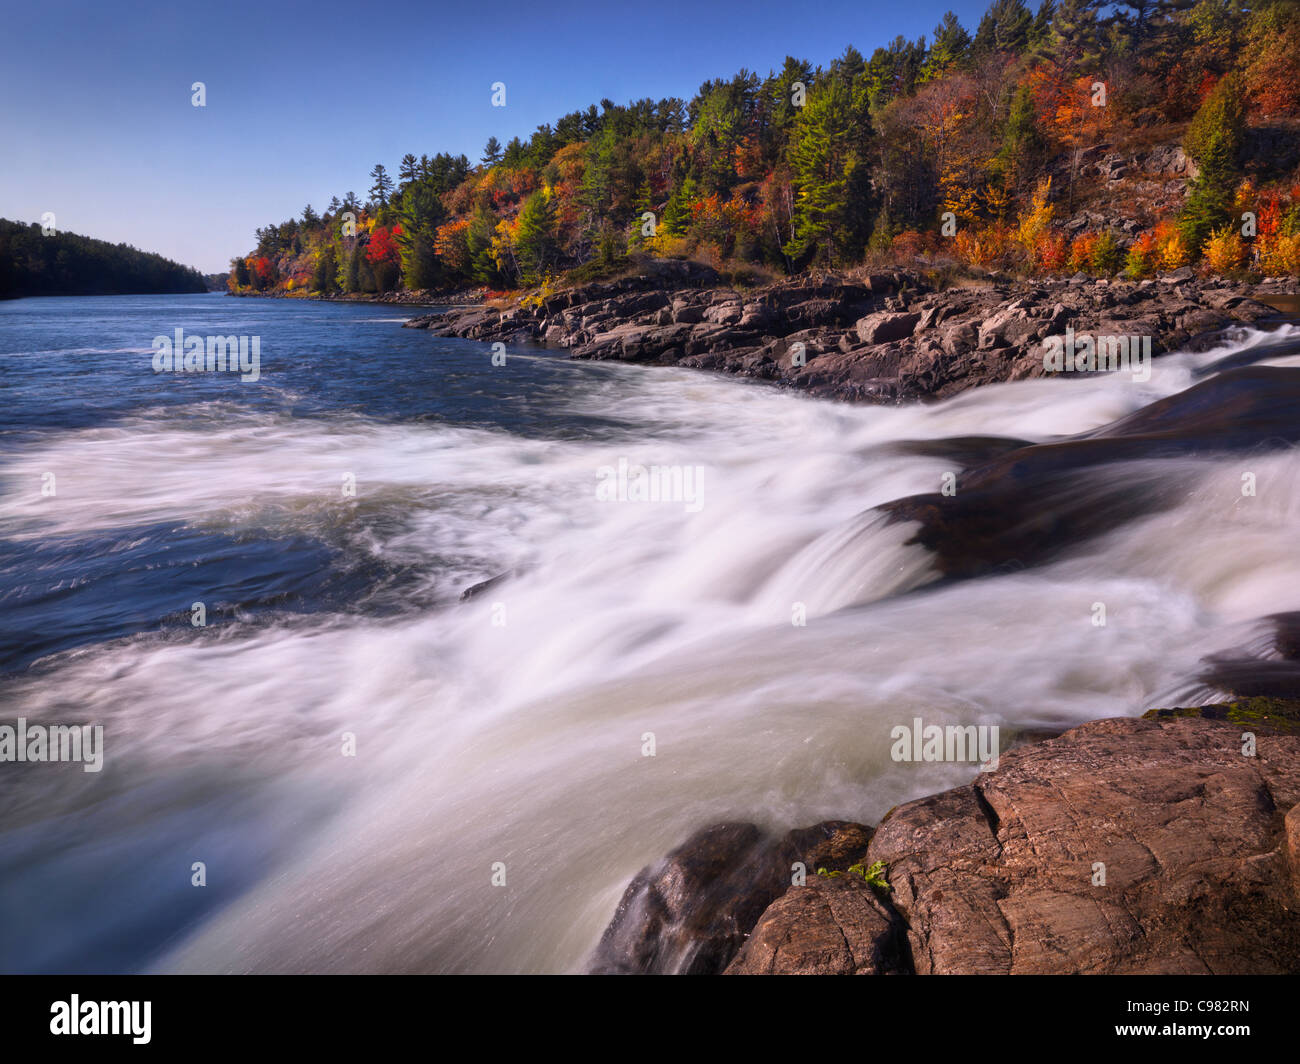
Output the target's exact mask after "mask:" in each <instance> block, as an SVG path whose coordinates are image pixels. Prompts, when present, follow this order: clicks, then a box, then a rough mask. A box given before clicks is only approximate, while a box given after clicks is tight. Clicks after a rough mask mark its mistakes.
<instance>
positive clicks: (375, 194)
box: [349, 163, 393, 207]
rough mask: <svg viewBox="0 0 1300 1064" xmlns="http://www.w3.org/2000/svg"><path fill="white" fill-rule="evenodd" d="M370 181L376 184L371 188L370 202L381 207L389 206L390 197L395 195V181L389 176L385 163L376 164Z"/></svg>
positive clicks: (371, 172)
mask: <svg viewBox="0 0 1300 1064" xmlns="http://www.w3.org/2000/svg"><path fill="white" fill-rule="evenodd" d="M370 179H371V181H373V182H374V184H373V185H371V186H370V202H371V203H376V204H378V205H379V206H380V207H386V206H388V197H389V196H391V195H392V193H393V179H392V178H391V177H389V176H388V171H387V170H385V169H384V164H383V163H375V168H374V169H373V170H371V171H370ZM349 195H351V193H349Z"/></svg>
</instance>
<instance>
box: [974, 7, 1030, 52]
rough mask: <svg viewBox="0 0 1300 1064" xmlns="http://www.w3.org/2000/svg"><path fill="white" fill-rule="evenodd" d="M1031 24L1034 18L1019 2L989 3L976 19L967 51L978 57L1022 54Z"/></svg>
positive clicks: (1027, 40)
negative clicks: (1012, 53) (996, 53)
mask: <svg viewBox="0 0 1300 1064" xmlns="http://www.w3.org/2000/svg"><path fill="white" fill-rule="evenodd" d="M1033 22H1034V16H1033V15H1031V14H1030V13H1029V8H1027V7H1025V5H1024V4H1023V3H1022V2H1021V0H993V3H991V4H990V5H989V9H988V10H987V11H986V12H984V17H983V18H982V19H980V24H979V28H978V29H976V31H975V40H974V41H973V42H972V44H971V50H972V52H974V53H975V54H976V55H980V56H983V55H987V54H989V53H990V52H1020V51H1023V50H1024V48H1025V46H1026V45H1027V44H1028V43H1029V31H1030V29H1031V28H1032V27H1033Z"/></svg>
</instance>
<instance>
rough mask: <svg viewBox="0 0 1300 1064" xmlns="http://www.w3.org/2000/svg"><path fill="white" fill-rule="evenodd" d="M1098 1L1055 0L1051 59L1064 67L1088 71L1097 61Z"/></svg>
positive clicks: (1099, 40)
mask: <svg viewBox="0 0 1300 1064" xmlns="http://www.w3.org/2000/svg"><path fill="white" fill-rule="evenodd" d="M1097 3H1098V0H1059V3H1058V4H1057V5H1056V14H1055V15H1054V16H1053V17H1052V44H1053V48H1054V52H1055V59H1056V62H1057V63H1058V64H1060V65H1061V66H1062V67H1064V68H1065V69H1067V70H1070V71H1074V72H1080V73H1089V72H1092V71H1094V70H1095V69H1096V67H1097V65H1098V64H1099V63H1100V62H1101V56H1102V51H1103V49H1102V42H1101V29H1100V27H1099V26H1098V25H1097Z"/></svg>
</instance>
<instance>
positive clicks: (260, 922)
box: [0, 295, 1300, 972]
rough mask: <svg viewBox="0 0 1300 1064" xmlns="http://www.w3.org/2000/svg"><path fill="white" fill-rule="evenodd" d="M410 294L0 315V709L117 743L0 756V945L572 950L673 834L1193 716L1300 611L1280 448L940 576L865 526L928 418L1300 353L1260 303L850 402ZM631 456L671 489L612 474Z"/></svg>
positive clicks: (507, 957)
mask: <svg viewBox="0 0 1300 1064" xmlns="http://www.w3.org/2000/svg"><path fill="white" fill-rule="evenodd" d="M411 313H416V312H415V311H410V312H407V311H404V310H402V309H400V308H394V307H384V306H373V305H356V304H342V303H320V302H306V301H301V302H300V301H289V300H257V299H238V300H236V299H231V298H227V297H224V296H221V295H199V296H133V297H99V298H84V299H80V298H56V299H28V300H18V301H13V302H8V303H0V443H2V446H0V492H2V493H3V494H2V495H0V670H2V671H0V723H4V722H10V723H12V722H13V720H14V718H16V717H19V716H22V717H24V718H25V719H26V720H27V721H28V722H33V723H41V722H45V723H92V724H98V725H102V726H103V729H104V732H103V734H104V761H103V768H102V771H99V772H86V771H83V766H81V765H76V764H14V763H5V764H0V970H3V971H7V972H8V971H19V972H104V971H108V972H116V971H204V972H208V971H215V972H243V971H258V972H273V971H290V972H294V971H312V972H336V971H337V972H353V971H357V972H372V971H373V972H395V971H396V972H407V971H421V972H426V971H427V972H568V971H580V970H581V969H582V967H583V965H584V963H585V962H586V960H587V958H588V956H589V955H590V952H591V950H592V948H593V947H594V945H595V943H596V941H597V939H598V937H599V935H600V932H601V929H602V928H603V927H604V925H605V924H606V923H607V922H608V920H609V918H610V916H611V914H612V912H613V910H614V907H615V905H616V903H617V901H618V898H619V896H620V894H621V893H622V891H623V889H624V887H625V886H626V884H627V882H628V880H629V879H630V878H631V877H632V876H633V875H634V874H635V873H636V871H637V870H638V869H639V868H641V867H642V866H643V865H645V864H646V863H648V862H650V861H652V860H654V859H656V858H658V857H660V856H661V855H662V854H663V853H665V852H666V851H667V850H669V849H671V848H672V847H673V846H674V845H676V844H678V843H680V842H681V841H682V840H683V839H684V838H685V837H686V836H687V835H689V834H690V833H691V832H692V831H693V830H695V829H697V828H699V827H702V826H704V825H706V824H709V823H713V822H715V821H719V820H725V819H733V818H736V819H746V820H754V821H756V822H759V823H761V824H763V825H764V826H767V827H771V828H773V829H777V828H786V827H793V826H799V825H807V824H811V823H814V822H816V821H817V820H820V819H825V818H831V817H836V818H844V819H853V820H858V821H862V822H866V823H875V822H877V821H878V820H879V818H880V817H881V816H882V815H883V814H884V813H885V812H886V811H887V810H888V809H889V808H890V807H891V806H893V805H896V804H897V803H899V802H901V801H905V800H907V799H910V798H915V797H919V796H921V795H924V794H928V793H932V792H934V791H936V790H939V789H943V788H945V787H949V786H955V785H957V784H960V783H962V782H965V781H967V780H969V779H970V778H971V777H972V776H973V774H974V773H975V771H977V769H976V767H975V766H973V765H969V764H952V763H924V762H921V763H908V762H896V761H894V760H892V759H891V757H890V738H889V736H890V730H891V729H892V728H893V727H895V726H897V725H900V724H901V725H908V726H910V724H911V722H912V720H913V718H914V717H922V718H924V719H925V721H926V722H927V723H935V724H940V725H943V724H947V723H958V722H959V723H976V724H989V725H993V724H996V725H998V726H999V727H1000V729H1001V731H1002V734H1003V739H1004V743H1005V742H1006V741H1009V740H1014V739H1015V737H1016V736H1018V735H1032V734H1039V733H1042V732H1044V731H1047V732H1055V731H1059V730H1061V729H1063V728H1065V727H1068V726H1070V725H1072V724H1074V723H1078V722H1082V721H1086V720H1091V719H1094V718H1097V717H1102V716H1116V715H1122V714H1137V713H1140V712H1142V711H1143V710H1144V709H1146V708H1148V707H1151V706H1157V705H1175V704H1186V703H1187V702H1188V701H1206V700H1208V699H1210V698H1211V697H1212V696H1213V694H1214V692H1213V691H1212V690H1211V689H1209V688H1207V687H1206V685H1205V684H1204V683H1203V682H1202V680H1201V679H1200V678H1199V677H1200V676H1201V673H1202V672H1203V669H1204V665H1203V662H1204V659H1205V658H1207V656H1210V655H1213V654H1218V653H1224V652H1229V651H1233V650H1238V649H1241V648H1247V649H1249V648H1252V647H1255V648H1258V646H1259V645H1260V640H1262V639H1263V638H1264V635H1265V631H1266V629H1265V625H1264V621H1263V619H1264V618H1265V617H1267V616H1268V615H1270V614H1272V613H1276V612H1280V611H1287V610H1295V609H1298V608H1300V551H1297V550H1296V543H1297V536H1296V528H1297V524H1298V523H1300V522H1298V520H1297V519H1298V518H1300V491H1297V489H1298V488H1300V459H1298V458H1297V455H1296V452H1295V450H1294V449H1291V448H1287V447H1263V448H1260V447H1257V448H1254V449H1252V450H1251V451H1250V452H1249V454H1247V455H1245V456H1243V454H1241V453H1238V454H1235V455H1231V456H1229V455H1213V454H1196V453H1192V454H1182V455H1178V456H1173V457H1167V458H1163V459H1160V460H1159V461H1151V460H1144V461H1132V462H1123V461H1116V462H1113V463H1111V464H1109V465H1108V466H1107V467H1106V470H1105V477H1106V480H1107V483H1108V485H1110V486H1111V487H1112V488H1113V487H1114V486H1115V485H1125V484H1128V485H1130V486H1131V489H1132V491H1133V492H1134V493H1141V492H1145V491H1148V490H1151V485H1152V484H1153V483H1157V482H1163V483H1166V484H1174V485H1177V500H1176V502H1175V503H1174V504H1171V505H1168V506H1164V507H1161V508H1158V509H1157V510H1156V511H1154V512H1147V513H1139V514H1136V515H1135V514H1133V513H1132V512H1131V511H1130V510H1129V509H1127V508H1125V509H1121V510H1116V511H1115V512H1114V514H1113V521H1111V523H1110V524H1109V525H1108V527H1106V529H1105V531H1104V533H1103V534H1101V535H1096V536H1093V537H1091V538H1089V539H1087V540H1085V541H1082V542H1071V541H1070V537H1069V535H1068V530H1061V532H1062V546H1061V549H1060V550H1058V551H1056V552H1055V553H1053V554H1051V556H1050V557H1047V558H1045V559H1044V560H1043V561H1042V562H1041V564H1036V565H1026V566H1003V567H1001V568H999V569H998V570H997V571H993V572H988V573H985V574H983V575H979V576H976V577H971V578H967V579H940V575H939V573H938V570H937V568H936V566H935V564H934V559H933V558H932V557H931V555H930V554H929V553H928V551H927V550H926V549H925V548H924V547H922V546H920V545H918V544H917V543H915V542H909V540H910V539H911V538H912V535H913V533H914V532H915V531H916V526H915V524H914V523H911V522H892V523H891V522H890V521H888V520H886V519H885V518H884V517H883V516H882V515H881V514H880V513H879V512H877V511H874V510H873V509H872V508H873V507H876V506H878V505H880V504H883V503H886V502H889V501H890V500H895V499H899V498H901V497H903V496H907V495H912V494H916V493H924V492H937V491H939V490H940V486H941V484H942V483H943V482H944V475H945V473H949V472H952V471H953V470H957V469H960V466H958V465H954V460H953V457H952V454H951V453H950V452H951V450H952V449H951V448H946V447H945V441H961V440H964V439H967V438H970V437H1008V438H1014V439H1019V440H1026V441H1034V442H1037V441H1047V440H1052V439H1054V438H1057V437H1061V436H1065V435H1070V434H1078V433H1084V432H1089V431H1092V430H1096V429H1098V428H1100V427H1102V426H1105V425H1107V424H1109V423H1111V422H1113V421H1116V420H1117V419H1120V418H1123V417H1126V416H1129V415H1132V414H1134V413H1135V412H1137V411H1141V410H1143V409H1144V408H1146V407H1148V406H1149V405H1150V404H1151V403H1153V402H1155V401H1158V400H1160V399H1163V398H1165V397H1168V396H1172V395H1175V394H1177V393H1180V392H1183V391H1185V390H1186V389H1188V388H1189V387H1191V386H1192V385H1193V384H1195V383H1196V382H1197V381H1199V380H1201V379H1203V377H1204V376H1205V375H1206V373H1207V370H1208V367H1211V366H1213V365H1214V364H1215V363H1216V362H1217V361H1219V360H1221V359H1222V358H1223V357H1224V356H1225V355H1226V354H1229V353H1231V352H1236V351H1245V350H1249V349H1252V348H1259V347H1260V345H1265V346H1264V348H1263V362H1264V364H1267V365H1276V366H1288V367H1293V368H1294V367H1300V354H1297V353H1296V352H1297V350H1298V348H1297V344H1296V340H1297V339H1298V338H1300V330H1297V329H1294V328H1293V327H1288V326H1284V327H1283V328H1282V330H1281V331H1280V332H1279V333H1274V334H1272V335H1271V336H1265V335H1264V334H1261V333H1256V332H1246V333H1242V334H1241V335H1240V336H1239V337H1237V338H1236V339H1235V340H1234V341H1232V342H1231V343H1230V344H1228V345H1227V346H1225V347H1221V348H1219V349H1217V350H1215V351H1212V352H1206V353H1201V354H1190V353H1179V354H1174V355H1169V356H1165V357H1162V358H1160V359H1157V360H1156V362H1155V365H1154V372H1153V373H1152V374H1151V377H1150V379H1149V380H1147V381H1144V382H1139V381H1134V380H1133V379H1132V378H1131V376H1130V375H1128V374H1125V373H1118V374H1110V375H1102V376H1097V377H1091V378H1086V379H1073V378H1071V379H1042V380H1033V381H1023V382H1019V383H1013V384H1006V385H998V386H994V387H988V388H985V389H980V390H977V391H973V392H968V393H965V394H963V395H960V396H958V397H956V398H954V399H951V400H948V401H946V402H942V403H936V404H932V405H924V406H907V407H873V406H848V405H841V404H834V403H830V402H825V401H820V400H812V399H808V398H805V397H801V396H798V395H793V394H787V393H783V392H780V391H778V390H776V389H773V388H771V387H769V386H767V385H764V384H761V383H756V382H748V381H740V380H735V379H730V378H723V377H716V376H712V375H708V374H704V373H700V372H697V371H692V370H686V369H673V368H646V367H637V366H627V365H619V364H611V363H580V362H572V361H569V360H567V359H566V358H564V357H563V352H553V351H546V350H544V349H541V348H524V347H519V348H512V349H511V350H510V351H509V353H508V356H507V358H506V360H505V363H504V365H496V364H493V360H492V357H491V351H490V349H489V348H488V346H487V345H485V344H479V343H476V342H473V341H466V340H457V339H445V338H438V337H433V336H430V335H429V334H428V333H426V332H424V331H416V330H403V329H402V328H400V322H401V321H402V320H403V319H404V318H405V317H407V316H409V314H411ZM177 328H182V329H183V330H184V331H185V334H187V335H198V336H206V335H246V336H250V337H251V336H256V337H259V338H260V372H259V378H258V379H257V380H256V381H245V380H241V379H240V376H239V375H238V374H234V373H230V372H226V373H218V372H213V373H206V372H205V373H156V372H155V371H154V368H153V365H152V358H153V353H154V348H153V346H152V344H153V339H154V337H156V336H171V335H173V332H174V330H175V329H177ZM1279 340H1281V341H1284V342H1281V343H1279ZM1209 372H1210V373H1213V372H1214V371H1212V370H1210V371H1209ZM953 447H958V444H957V443H954V444H953ZM620 462H623V463H625V467H626V468H631V467H635V466H638V465H639V466H643V467H650V466H658V467H661V468H665V469H675V470H677V471H679V472H681V471H686V472H687V473H688V474H689V475H690V477H691V480H690V483H691V485H692V487H693V488H694V489H695V492H696V494H695V495H694V496H693V497H692V498H691V499H681V498H678V499H675V500H673V501H660V502H641V501H633V500H627V501H618V500H617V499H614V500H610V499H608V498H605V497H603V496H602V495H601V494H600V492H599V490H598V489H599V488H600V487H601V485H602V483H603V480H602V478H603V477H605V476H607V474H608V471H609V470H611V469H617V468H618V467H619V465H620ZM1245 472H1249V473H1250V474H1252V476H1253V481H1252V483H1253V484H1254V485H1255V486H1256V488H1255V491H1254V494H1245V493H1243V490H1242V484H1243V473H1245ZM48 474H53V478H50V477H49V476H48ZM957 483H958V489H957V490H958V491H960V479H958V481H957ZM51 485H52V490H51ZM1108 497H1109V496H1108V495H1106V494H1104V493H1099V494H1098V503H1097V505H1098V507H1104V506H1105V505H1106V504H1105V499H1106V498H1108ZM1098 516H1099V517H1100V518H1102V519H1103V520H1108V519H1109V518H1110V515H1109V512H1108V511H1105V510H1104V509H1103V510H1100V511H1099V513H1098ZM1044 534H1050V533H1044ZM503 574H506V575H505V577H504V579H502V580H499V581H496V582H494V583H492V584H491V585H489V586H488V587H486V588H484V589H482V590H480V591H479V593H477V594H474V595H473V596H471V597H469V598H468V599H466V600H463V601H462V594H463V593H464V592H465V591H466V590H467V589H469V588H471V587H474V586H475V585H478V584H480V583H481V582H483V581H485V580H489V579H491V578H494V577H497V576H502V575H503ZM1097 603H1103V604H1104V605H1105V619H1106V623H1105V624H1104V625H1099V624H1098V623H1096V619H1097V612H1096V610H1095V605H1096V604H1097ZM196 604H202V609H201V610H198V611H196ZM801 618H803V619H806V623H802V624H800V623H795V622H796V621H798V620H800V619H801ZM197 619H201V620H202V621H203V623H202V624H201V625H199V624H195V623H194V622H195V620H197ZM648 736H649V738H648ZM651 749H652V750H653V756H647V754H648V751H650V750H651ZM196 864H197V865H200V866H201V869H202V875H201V878H202V879H203V880H204V884H205V885H203V886H196V885H194V882H195V877H196V875H197V874H198V873H197V872H196ZM502 876H504V885H494V879H495V880H496V881H497V882H498V883H499V882H500V880H501V878H502Z"/></svg>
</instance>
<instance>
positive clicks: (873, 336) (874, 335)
mask: <svg viewBox="0 0 1300 1064" xmlns="http://www.w3.org/2000/svg"><path fill="white" fill-rule="evenodd" d="M920 320H921V315H920V314H917V313H913V312H906V313H890V312H889V311H880V312H878V313H876V314H868V315H867V316H866V317H865V318H862V319H860V320H859V321H858V323H857V325H856V326H854V329H855V331H856V332H857V334H858V339H859V340H861V341H862V342H863V343H864V344H883V343H888V342H889V341H890V340H903V339H905V338H907V337H909V336H911V335H912V331H913V330H914V329H915V328H916V326H917V324H918V323H919V322H920Z"/></svg>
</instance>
